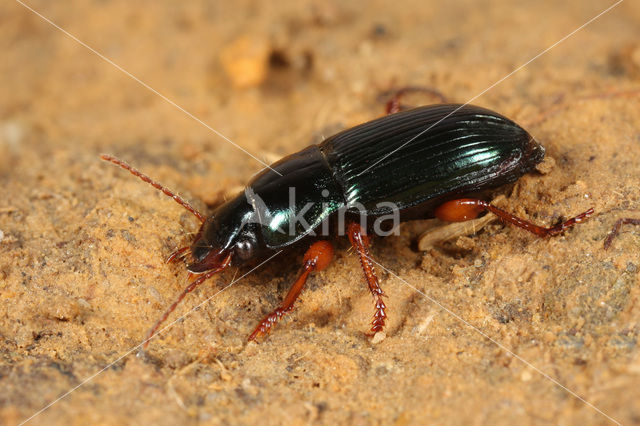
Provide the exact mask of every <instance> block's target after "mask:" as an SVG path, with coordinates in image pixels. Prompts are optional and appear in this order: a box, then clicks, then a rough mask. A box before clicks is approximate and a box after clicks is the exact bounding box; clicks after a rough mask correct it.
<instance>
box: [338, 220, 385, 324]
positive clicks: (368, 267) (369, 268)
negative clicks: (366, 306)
mask: <svg viewBox="0 0 640 426" xmlns="http://www.w3.org/2000/svg"><path fill="white" fill-rule="evenodd" d="M347 233H348V235H349V241H350V242H351V246H352V247H353V248H354V249H355V250H356V251H357V252H358V255H359V256H360V264H361V265H362V270H363V271H364V277H365V278H366V280H367V284H368V285H369V290H370V291H371V294H372V295H373V299H374V301H375V304H376V312H375V313H374V314H373V321H371V332H372V333H377V332H378V331H380V330H382V329H383V328H384V322H385V321H386V320H387V314H386V312H385V309H387V306H386V305H385V304H384V301H383V300H382V297H383V296H385V294H384V292H383V291H382V289H381V288H380V283H379V282H378V277H377V276H376V271H375V269H374V267H373V260H372V258H371V254H370V253H369V237H368V236H367V234H366V233H365V232H364V230H363V229H362V227H361V226H360V224H358V223H356V222H350V223H349V225H348V226H347Z"/></svg>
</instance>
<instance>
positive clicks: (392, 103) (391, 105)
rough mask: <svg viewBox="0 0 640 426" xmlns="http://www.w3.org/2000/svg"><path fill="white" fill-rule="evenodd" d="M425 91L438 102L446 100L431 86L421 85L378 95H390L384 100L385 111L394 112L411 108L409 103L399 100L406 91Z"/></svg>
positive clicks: (384, 96) (385, 96) (445, 101)
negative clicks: (405, 103)
mask: <svg viewBox="0 0 640 426" xmlns="http://www.w3.org/2000/svg"><path fill="white" fill-rule="evenodd" d="M415 92H420V93H426V94H429V95H431V96H433V97H434V98H436V99H437V100H438V102H440V103H443V104H444V103H447V102H448V100H447V98H446V96H444V95H443V94H442V93H441V92H440V91H438V90H436V89H433V88H431V87H423V86H405V87H401V88H399V89H393V90H389V91H387V92H384V93H382V94H381V95H380V98H387V97H389V96H391V98H390V99H389V100H387V101H386V104H385V112H386V113H387V115H388V114H395V113H396V112H400V111H404V110H407V109H411V108H413V107H412V106H409V105H404V104H402V103H401V102H400V100H401V98H402V97H403V96H404V95H406V94H408V93H415Z"/></svg>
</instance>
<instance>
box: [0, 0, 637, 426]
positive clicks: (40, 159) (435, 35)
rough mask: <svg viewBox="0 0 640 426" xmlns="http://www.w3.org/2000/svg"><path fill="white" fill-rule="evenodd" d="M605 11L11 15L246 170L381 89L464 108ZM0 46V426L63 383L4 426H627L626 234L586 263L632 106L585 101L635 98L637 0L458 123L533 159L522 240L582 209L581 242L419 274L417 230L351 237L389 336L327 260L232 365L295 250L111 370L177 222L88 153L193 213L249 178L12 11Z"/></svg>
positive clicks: (533, 244) (441, 252) (493, 234)
mask: <svg viewBox="0 0 640 426" xmlns="http://www.w3.org/2000/svg"><path fill="white" fill-rule="evenodd" d="M232 3H233V5H232ZM612 3H613V2H612V1H611V2H610V1H571V2H556V1H551V0H550V1H536V2H527V1H506V0H505V1H503V0H493V1H485V0H482V1H459V2H435V1H434V2H429V4H427V2H420V1H399V2H398V1H395V2H382V1H375V2H366V3H365V2H362V3H360V2H340V1H331V2H317V3H316V2H309V1H304V2H300V1H288V2H278V3H277V7H276V3H271V2H259V1H236V2H222V1H220V2H203V1H192V2H185V4H183V3H181V2H171V1H161V2H152V1H146V2H139V3H136V5H135V6H134V5H133V4H132V3H131V2H126V1H82V2H64V3H60V2H56V3H53V2H47V1H30V2H29V4H30V5H31V6H32V7H34V8H35V9H36V10H38V11H39V12H40V13H42V14H43V15H45V16H47V17H48V18H49V19H51V20H53V21H54V22H55V23H56V24H57V25H59V26H60V27H62V28H64V29H65V30H67V31H69V32H70V33H71V34H73V35H74V36H76V37H77V38H78V39H79V40H81V41H82V42H84V43H86V44H87V45H89V46H91V47H93V48H94V49H96V50H97V51H98V52H100V53H102V54H103V55H106V57H108V58H110V59H111V60H112V61H114V62H115V63H117V64H118V65H120V66H121V67H122V68H123V69H125V70H126V71H128V72H130V73H131V74H133V75H135V76H136V77H137V78H139V79H140V80H141V81H143V82H144V83H145V84H147V85H149V86H150V87H152V88H154V89H155V90H157V92H158V93H160V94H162V95H164V96H166V97H167V98H168V99H170V100H171V101H173V102H175V103H176V104H178V105H180V106H181V107H183V108H184V109H186V110H187V111H189V112H190V113H192V114H193V115H194V116H196V117H198V118H199V119H201V120H202V121H203V122H204V123H207V124H208V125H210V126H212V127H213V128H215V129H216V130H218V131H220V132H221V133H223V134H224V135H226V136H227V137H228V138H230V139H231V140H233V141H234V142H236V143H237V144H239V145H241V146H242V147H243V148H244V149H246V150H247V151H249V152H250V153H252V154H253V155H255V156H256V157H258V158H259V159H261V160H264V161H267V162H268V161H272V159H273V158H277V157H279V156H283V155H285V154H287V153H290V152H294V151H297V150H299V149H301V148H303V147H305V146H306V145H308V144H310V143H314V142H317V141H319V140H321V139H322V137H323V136H327V135H329V134H331V133H333V132H335V131H336V130H339V129H342V128H346V127H349V126H352V125H355V124H358V123H360V122H363V121H366V120H368V119H371V118H375V117H377V116H380V115H381V114H382V111H383V104H382V103H381V102H380V101H379V99H378V95H379V94H380V93H381V92H383V91H385V90H388V89H390V88H392V87H396V86H402V85H424V86H431V87H435V88H437V89H439V90H440V91H442V92H443V93H445V94H446V95H447V96H448V97H449V98H450V99H451V100H452V101H455V102H465V101H467V100H469V99H471V98H472V97H474V96H476V95H477V94H479V93H481V92H482V91H483V90H484V89H486V88H487V87H489V86H490V85H492V84H493V83H495V82H496V81H498V80H499V79H500V78H502V77H503V76H505V75H507V74H508V73H509V72H511V71H512V70H514V69H515V68H517V67H518V66H519V65H521V64H523V63H525V62H527V61H528V60H529V59H531V58H532V57H534V56H535V55H537V54H538V53H540V52H541V51H542V50H544V49H546V48H547V47H549V46H551V45H552V44H553V43H555V42H556V41H558V40H560V39H561V38H563V37H565V36H566V35H567V34H569V33H570V32H571V31H573V30H575V29H576V28H578V27H579V26H581V25H582V24H584V23H585V22H587V21H588V20H589V19H591V18H592V17H594V16H595V15H597V14H598V13H599V12H601V11H602V10H604V9H605V8H606V7H608V6H609V5H611V4H612ZM0 23H1V24H0V45H1V47H2V56H3V60H2V61H1V62H0V69H1V76H2V78H1V79H0V184H1V185H2V188H3V197H2V200H1V201H0V423H2V424H9V425H11V424H17V423H20V422H21V421H23V420H26V419H27V418H29V417H30V416H32V415H34V414H35V413H37V412H38V411H39V410H40V409H42V408H43V407H45V406H47V405H48V404H49V403H51V402H52V401H54V400H55V399H56V398H58V397H60V396H62V395H64V394H65V393H66V392H67V391H69V390H71V389H72V388H74V387H77V386H79V387H78V388H77V389H76V390H75V391H74V392H72V393H71V394H69V395H67V396H65V397H64V398H63V399H62V400H60V401H58V402H57V403H55V404H54V405H52V406H50V407H49V408H48V409H46V410H45V411H44V412H41V413H40V414H38V415H37V416H36V417H35V418H33V419H31V423H33V424H65V425H69V424H86V423H88V422H90V423H102V424H122V423H138V424H149V423H151V422H153V423H156V424H176V423H197V422H203V423H211V424H219V423H243V424H251V423H256V422H259V423H265V424H283V423H286V424H306V423H316V422H318V423H334V422H339V423H343V424H344V423H353V424H377V423H385V424H387V423H395V424H399V425H403V424H415V423H435V424H469V423H472V424H480V423H491V424H516V423H519V424H542V423H560V424H584V423H592V424H606V423H610V422H611V421H612V419H615V420H617V421H619V422H622V423H624V424H639V423H640V402H639V401H640V349H639V347H638V334H639V331H640V323H639V321H640V303H639V296H640V282H639V278H638V277H639V273H638V268H640V229H639V228H638V227H635V228H634V227H633V226H628V227H625V228H623V232H622V234H621V236H620V238H619V239H618V240H616V241H615V242H614V244H613V247H612V248H611V249H610V250H608V251H604V250H603V246H602V241H603V239H604V237H605V236H606V234H607V232H608V230H609V229H610V227H611V226H612V224H613V223H614V221H615V220H616V219H617V218H618V217H621V216H631V217H634V216H635V217H640V212H639V211H638V209H639V208H640V192H639V191H638V182H640V167H638V166H639V164H640V113H639V112H638V111H640V96H617V97H594V96H593V95H597V94H602V93H611V92H612V91H619V90H629V89H637V88H639V87H640V43H639V42H638V40H640V3H638V2H634V1H631V0H628V1H625V2H623V3H622V4H621V5H619V6H617V7H616V8H615V9H614V10H612V11H611V12H610V13H608V14H606V15H605V16H603V17H602V18H600V19H598V20H597V21H595V22H594V23H592V24H591V25H589V26H588V27H587V28H585V29H584V30H581V31H579V32H578V33H577V34H575V35H574V36H572V37H571V38H569V39H568V40H566V41H564V42H563V43H562V44H560V45H559V46H557V47H555V48H554V49H552V50H551V51H549V52H548V53H546V54H545V55H543V56H542V57H540V58H539V59H537V60H536V61H534V62H533V63H531V64H529V65H528V66H527V67H525V68H524V69H522V70H521V71H519V72H518V73H516V74H515V75H513V76H512V77H510V78H508V79H507V80H506V81H504V82H502V83H501V84H499V85H497V86H496V87H494V88H493V89H492V90H490V91H488V92H487V93H486V94H484V95H483V96H481V97H479V98H478V99H476V100H475V101H474V103H476V104H478V105H482V106H486V107H489V108H492V109H494V110H496V111H499V112H501V113H503V114H505V115H507V116H510V117H512V118H514V119H516V120H517V121H519V122H521V123H523V124H525V125H526V127H527V128H528V130H529V131H530V132H531V133H532V134H533V135H535V136H536V138H537V139H539V140H540V141H541V143H542V144H543V145H544V146H545V147H546V148H547V153H548V156H549V157H551V158H553V160H554V162H555V163H554V164H555V165H553V162H552V164H551V166H552V167H548V168H547V170H545V173H544V174H542V173H533V174H531V175H528V176H525V177H523V178H522V179H521V180H520V181H519V182H518V183H517V185H516V186H515V188H514V189H513V190H512V191H509V192H507V193H506V196H507V199H506V202H505V206H506V207H507V208H508V209H509V210H510V211H512V212H514V213H517V214H519V215H522V216H525V217H529V218H531V219H532V220H534V221H536V222H538V223H542V224H552V223H555V222H556V221H558V220H559V219H560V218H561V217H568V216H570V215H573V214H577V213H579V212H581V211H584V210H586V209H587V208H589V207H593V208H594V209H595V211H596V213H595V214H594V216H593V217H592V218H591V219H590V220H589V221H588V222H586V223H585V224H583V225H580V226H578V227H576V228H574V229H572V230H570V231H569V232H566V233H565V234H564V235H563V236H559V237H556V238H553V239H546V240H543V239H536V238H535V237H533V236H531V235H529V234H527V233H525V232H523V231H521V230H517V229H514V228H513V227H505V226H502V225H500V224H494V225H491V226H489V227H488V228H486V229H485V230H483V231H482V232H480V233H478V234H477V235H473V236H467V237H461V238H459V239H457V240H454V241H452V242H449V243H446V244H442V245H438V246H436V247H434V248H433V249H431V250H429V251H427V252H424V253H421V252H418V251H416V250H415V249H414V247H415V239H416V237H417V236H418V235H419V234H420V233H421V232H422V231H424V230H425V229H427V228H429V227H431V226H434V224H433V223H432V222H427V221H424V222H415V223H410V224H406V225H403V227H402V232H401V235H400V236H398V237H390V238H387V239H384V240H376V241H375V244H374V248H373V254H374V256H375V257H376V259H377V260H378V261H379V262H380V263H381V264H382V265H384V266H385V267H386V268H388V269H389V270H391V271H393V274H397V275H398V276H399V277H401V279H398V278H396V277H394V275H393V274H391V273H381V274H380V275H381V276H382V278H383V280H382V285H383V287H384V289H385V290H386V292H387V294H388V296H389V297H388V299H387V301H388V305H389V314H390V323H389V326H388V328H387V332H386V337H385V338H383V339H380V338H378V339H376V342H375V343H374V342H372V341H371V340H370V339H369V338H367V337H366V335H365V333H366V332H367V329H368V327H367V324H368V322H369V321H370V316H371V314H372V312H373V306H372V302H371V296H370V294H369V293H368V291H367V289H366V286H365V284H364V282H363V280H362V277H361V272H360V269H359V264H358V259H357V258H356V257H355V256H354V254H353V253H352V252H349V251H348V250H347V244H346V243H345V242H343V243H341V244H340V245H339V248H338V250H337V253H336V257H335V260H334V262H333V264H332V265H331V266H330V267H329V268H328V269H326V270H325V271H323V272H321V273H318V274H316V275H315V276H313V277H312V278H311V279H310V280H309V285H308V287H307V289H306V291H305V292H304V293H303V296H302V300H301V303H299V305H298V309H297V310H296V311H295V313H293V314H292V315H291V316H290V318H289V320H288V321H286V322H284V323H282V324H280V326H279V327H278V328H277V329H276V330H275V332H274V333H272V335H271V336H270V337H269V338H268V339H267V340H266V341H264V342H262V343H260V344H259V345H258V344H253V343H252V344H247V343H246V338H247V336H248V334H249V333H250V332H251V330H252V329H253V327H254V326H255V325H256V323H257V321H258V320H259V319H261V318H262V316H263V315H265V314H266V313H267V312H269V311H270V310H271V309H273V308H274V307H275V306H276V305H277V304H278V302H279V301H280V300H281V299H282V298H283V296H284V294H285V293H286V291H287V288H288V285H289V284H290V283H291V282H292V280H294V279H295V277H296V276H297V274H298V267H297V266H296V265H298V264H299V263H300V261H301V257H302V254H301V253H287V254H286V255H282V256H281V257H280V258H276V259H274V261H273V262H271V263H269V264H268V265H266V266H265V267H263V268H261V269H260V270H258V271H256V272H254V273H251V274H249V275H248V276H246V277H245V278H243V279H242V280H240V281H239V282H237V284H234V285H233V286H232V287H230V288H228V289H227V290H225V291H224V292H222V293H219V294H218V291H219V290H220V289H222V288H223V287H224V286H225V285H226V284H227V283H229V282H230V281H231V279H232V278H233V277H234V274H235V273H236V271H235V269H234V270H231V271H228V272H226V273H224V274H222V275H221V276H220V277H219V278H218V279H214V280H211V282H209V283H207V284H206V285H203V286H202V287H201V288H199V289H198V290H197V291H196V292H195V293H194V294H192V295H190V297H188V298H187V300H186V301H185V302H184V303H183V304H182V305H181V306H180V307H179V309H178V311H177V312H176V313H175V314H174V315H173V316H172V317H171V319H172V320H173V319H176V318H178V317H179V316H180V315H181V314H184V313H187V312H189V315H188V316H187V317H186V318H185V319H184V320H182V321H179V322H178V323H176V324H175V325H174V326H173V327H172V328H171V329H169V330H168V331H167V332H165V333H164V334H163V335H161V336H159V338H157V339H155V340H154V341H152V343H151V345H150V347H149V351H148V357H147V358H139V357H136V356H135V354H134V353H131V354H129V355H127V356H125V355H126V354H127V353H128V352H129V351H130V350H131V349H132V348H134V347H135V346H136V345H138V344H139V343H140V342H141V340H142V338H143V337H144V334H145V332H146V331H147V330H148V328H149V327H150V326H151V325H152V324H153V322H154V321H155V320H156V319H157V318H158V317H159V315H160V314H161V313H162V311H163V310H164V309H165V308H166V307H167V306H168V304H169V303H170V302H171V300H172V299H173V298H174V297H175V295H176V294H177V293H178V292H179V291H180V290H181V288H182V287H183V286H184V283H185V280H186V272H185V270H184V268H183V267H182V266H181V265H166V264H165V263H164V259H165V258H166V257H167V256H168V255H169V253H171V252H172V250H174V249H175V248H176V247H178V246H181V245H185V244H188V243H189V242H190V238H192V234H191V233H193V232H195V231H196V230H197V224H196V221H195V220H194V218H193V217H192V216H191V215H190V214H189V213H188V212H186V211H184V209H182V208H181V207H180V206H178V205H176V204H175V203H173V202H172V201H171V200H169V199H167V198H166V197H164V196H162V194H160V193H158V192H157V191H154V190H153V189H152V188H150V187H149V186H147V185H145V184H143V183H141V182H140V181H138V180H137V179H135V178H133V177H131V176H130V175H129V174H128V173H126V172H124V171H122V170H118V169H116V168H114V167H112V166H110V165H108V164H106V163H104V162H101V161H100V160H99V159H98V154H99V153H101V152H107V153H112V154H115V155H117V156H119V157H121V158H123V159H125V160H128V161H129V162H131V163H133V164H135V165H136V166H137V167H139V168H141V169H142V170H144V171H145V172H147V173H148V174H150V175H151V176H153V177H155V178H156V179H158V180H159V181H161V182H164V183H165V184H167V185H168V186H170V187H172V188H175V189H176V190H178V191H179V192H180V193H181V194H183V195H184V196H185V197H186V198H188V199H189V200H193V202H194V204H195V205H196V206H197V207H198V208H200V209H202V210H205V211H206V209H207V205H211V204H213V203H215V202H216V201H217V200H219V199H220V197H222V196H223V194H224V193H225V191H227V190H228V189H230V188H237V187H238V186H240V185H242V184H243V183H244V182H246V181H247V180H248V179H249V177H250V176H251V175H252V174H254V173H256V172H257V171H258V170H260V169H261V168H262V165H261V164H260V163H259V162H258V161H256V160H254V159H252V158H251V157H250V156H248V155H247V154H245V153H244V152H242V151H240V150H238V149H237V148H236V147H234V146H233V145H231V144H230V143H228V142H226V141H224V140H223V139H221V138H220V137H218V136H216V135H215V134H213V133H212V132H211V131H210V130H208V129H207V128H206V127H205V126H203V125H202V124H201V123H198V122H197V121H195V120H194V119H192V118H190V117H189V116H188V115H186V114H185V113H184V112H183V111H180V110H179V109H177V108H176V107H175V106H173V105H171V104H170V103H168V102H167V101H166V100H164V99H163V98H162V97H161V96H159V94H158V93H153V92H152V91H150V90H148V89H147V88H145V87H143V86H142V85H141V84H140V83H139V82H136V81H134V80H132V79H131V78H130V77H129V76H127V75H126V74H124V73H123V72H122V71H121V70H118V69H117V68H116V67H114V66H113V65H112V64H109V63H107V62H105V61H104V60H103V59H101V58H100V57H98V56H97V55H96V54H94V53H92V52H91V51H89V50H87V49H86V48H85V47H83V46H82V45H80V44H79V43H78V42H76V41H74V40H72V39H71V38H70V37H68V36H66V35H65V34H63V33H62V32H61V31H59V30H57V29H56V28H54V27H52V26H51V25H50V24H48V23H47V22H45V21H43V19H41V18H40V17H38V16H36V15H35V14H33V13H32V12H30V11H28V10H27V9H25V8H24V7H23V6H21V5H20V4H19V3H16V2H13V1H11V0H10V1H5V2H3V3H2V5H0ZM412 102H414V103H429V102H432V100H430V99H414V100H412ZM550 108H551V110H550ZM545 111H547V112H548V111H551V112H552V114H548V115H545V119H544V120H539V119H538V118H539V117H540V114H544V113H545ZM243 272H246V271H240V272H239V273H238V277H239V276H241V275H242V273H243ZM410 286H413V287H415V289H413V288H411V287H410ZM417 290H419V292H418V291H417ZM209 298H211V300H209V301H208V302H206V303H204V304H203V305H202V306H201V307H200V308H198V309H196V310H195V311H191V310H192V309H193V308H194V307H196V306H198V305H200V304H202V303H203V302H205V301H206V300H208V299H209ZM434 301H437V303H438V304H440V305H441V306H442V307H445V308H446V309H447V310H449V312H447V311H445V310H443V309H442V308H441V307H440V306H438V304H435V303H434ZM452 313H453V314H455V316H454V315H452ZM379 337H382V336H379ZM489 339H491V340H489ZM496 342H497V343H496ZM514 353H515V354H517V358H516V357H515V356H514V355H513V354H514ZM114 361H115V363H113V362H114ZM105 368H106V369H105ZM103 369H104V371H103ZM87 378H89V380H86V379H87ZM607 416H610V418H609V417H607Z"/></svg>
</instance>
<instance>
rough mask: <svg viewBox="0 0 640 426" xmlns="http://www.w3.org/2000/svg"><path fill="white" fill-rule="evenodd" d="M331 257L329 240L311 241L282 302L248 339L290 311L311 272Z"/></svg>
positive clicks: (326, 262)
mask: <svg viewBox="0 0 640 426" xmlns="http://www.w3.org/2000/svg"><path fill="white" fill-rule="evenodd" d="M332 258H333V246H332V245H331V243H330V242H329V241H325V240H322V241H317V242H315V243H313V244H312V245H311V247H309V250H307V252H306V253H305V255H304V260H303V265H302V273H301V274H300V276H299V277H298V279H297V280H296V281H295V282H294V283H293V285H292V286H291V288H290V289H289V292H288V293H287V296H286V297H285V298H284V300H283V301H282V304H280V306H279V307H278V308H277V309H276V310H275V311H273V312H271V313H270V314H269V315H267V316H266V317H265V318H264V319H263V320H262V321H260V324H258V326H257V327H256V329H255V330H254V331H253V333H251V336H249V341H251V340H255V339H256V338H258V337H261V336H264V335H265V334H268V333H269V332H270V331H271V328H272V327H273V326H274V325H276V323H277V322H278V321H280V318H282V317H283V316H284V315H285V314H287V313H289V312H291V310H293V304H294V303H295V301H296V299H298V296H300V293H302V289H303V288H304V285H305V283H306V282H307V278H308V277H309V275H310V274H311V272H313V271H322V270H323V269H325V268H326V267H327V266H329V263H330V262H331V259H332Z"/></svg>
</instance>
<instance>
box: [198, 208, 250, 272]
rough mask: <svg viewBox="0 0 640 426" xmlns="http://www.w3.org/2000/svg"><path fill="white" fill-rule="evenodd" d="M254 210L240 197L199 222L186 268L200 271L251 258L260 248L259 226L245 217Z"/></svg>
mask: <svg viewBox="0 0 640 426" xmlns="http://www.w3.org/2000/svg"><path fill="white" fill-rule="evenodd" d="M252 212H253V210H252V208H251V206H249V204H247V202H246V200H245V198H244V197H242V196H239V197H237V198H235V199H233V200H230V201H228V202H226V203H224V204H223V205H221V206H220V207H218V208H217V209H216V210H215V211H214V212H213V214H212V215H211V216H209V218H208V219H207V220H206V221H205V222H204V223H203V224H202V227H201V228H200V231H199V232H198V234H197V236H196V239H195V240H194V242H193V244H192V245H191V258H192V262H191V263H189V265H188V266H187V269H189V271H190V272H194V273H202V272H206V271H210V270H212V269H218V268H220V267H221V266H222V265H224V264H226V263H228V262H229V260H231V262H233V263H235V264H239V263H243V262H246V261H249V260H252V259H254V258H255V257H256V256H257V255H258V254H259V253H260V252H261V251H262V250H261V249H262V244H261V238H260V227H259V226H257V224H255V223H251V221H250V220H248V218H249V217H250V215H251V213H252Z"/></svg>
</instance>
